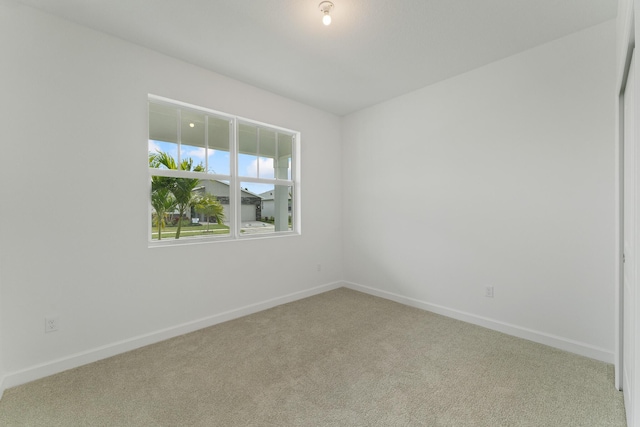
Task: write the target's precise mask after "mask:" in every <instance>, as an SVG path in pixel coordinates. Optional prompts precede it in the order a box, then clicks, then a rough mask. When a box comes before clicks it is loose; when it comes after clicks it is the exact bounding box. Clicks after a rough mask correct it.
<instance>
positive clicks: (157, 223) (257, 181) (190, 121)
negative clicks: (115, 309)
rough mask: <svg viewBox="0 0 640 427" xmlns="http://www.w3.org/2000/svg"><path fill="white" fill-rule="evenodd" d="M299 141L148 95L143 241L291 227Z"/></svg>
mask: <svg viewBox="0 0 640 427" xmlns="http://www.w3.org/2000/svg"><path fill="white" fill-rule="evenodd" d="M299 141H300V134H299V132H295V131H292V130H288V129H283V128H279V127H276V126H271V125H267V124H264V123H259V122H255V121H252V120H248V119H244V118H240V117H235V116H230V115H228V114H224V113H219V112H216V111H212V110H208V109H206V108H201V107H196V106H193V105H188V104H185V103H181V102H177V101H172V100H169V99H165V98H160V97H156V96H149V142H148V143H149V181H150V192H149V194H150V197H149V211H150V214H149V226H148V230H149V241H150V245H152V246H156V245H167V244H169V245H170V244H175V243H178V242H185V241H187V242H189V241H191V242H193V241H211V240H231V239H243V238H252V237H261V236H262V237H264V236H268V235H273V236H276V235H291V234H299V233H300V219H299V217H300V208H299V196H300V195H299V180H298V178H297V177H298V173H299V161H298V159H297V153H298V152H299Z"/></svg>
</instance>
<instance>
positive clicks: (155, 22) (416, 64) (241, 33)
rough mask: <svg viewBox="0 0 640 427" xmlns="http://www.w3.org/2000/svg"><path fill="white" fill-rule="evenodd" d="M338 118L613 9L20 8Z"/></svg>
mask: <svg viewBox="0 0 640 427" xmlns="http://www.w3.org/2000/svg"><path fill="white" fill-rule="evenodd" d="M15 1H18V2H20V3H23V4H27V5H30V6H33V7H36V8H39V9H43V10H45V11H48V12H51V13H53V14H55V15H59V16H62V17H65V18H68V19H69V20H71V21H74V22H77V23H80V24H83V25H86V26H88V27H92V28H95V29H97V30H100V31H104V32H106V33H109V34H112V35H115V36H117V37H120V38H122V39H125V40H129V41H131V42H134V43H137V44H140V45H143V46H147V47H149V48H151V49H154V50H156V51H159V52H162V53H165V54H167V55H171V56H173V57H175V58H179V59H182V60H184V61H187V62H190V63H193V64H196V65H199V66H201V67H204V68H207V69H210V70H213V71H216V72H218V73H220V74H224V75H227V76H229V77H233V78H234V79H236V80H240V81H243V82H246V83H249V84H252V85H254V86H257V87H260V88H263V89H266V90H269V91H271V92H275V93H278V94H281V95H283V96H286V97H288V98H292V99H295V100H298V101H300V102H303V103H305V104H308V105H312V106H315V107H317V108H320V109H323V110H326V111H329V112H332V113H335V114H338V115H344V114H348V113H350V112H353V111H357V110H359V109H361V108H364V107H367V106H370V105H372V104H375V103H377V102H380V101H384V100H386V99H389V98H392V97H395V96H398V95H401V94H403V93H407V92H410V91H412V90H415V89H418V88H420V87H424V86H427V85H429V84H432V83H435V82H438V81H440V80H443V79H446V78H449V77H452V76H454V75H457V74H461V73H464V72H466V71H469V70H472V69H474V68H477V67H480V66H482V65H485V64H488V63H490V62H493V61H495V60H498V59H501V58H505V57H507V56H510V55H513V54H515V53H517V52H521V51H523V50H526V49H529V48H531V47H534V46H536V45H539V44H542V43H546V42H549V41H551V40H554V39H557V38H559V37H562V36H565V35H568V34H570V33H573V32H576V31H579V30H581V29H584V28H587V27H590V26H593V25H596V24H599V23H601V22H604V21H606V20H609V19H613V18H615V16H616V12H617V0H395V1H394V0H333V2H334V4H335V7H334V10H333V12H332V16H333V23H332V24H331V26H329V27H325V26H324V25H322V22H321V18H322V15H321V13H320V11H319V9H318V3H319V2H320V0H227V1H221V0H179V1H176V0H55V1H54V0H15Z"/></svg>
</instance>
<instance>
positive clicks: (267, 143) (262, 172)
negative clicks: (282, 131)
mask: <svg viewBox="0 0 640 427" xmlns="http://www.w3.org/2000/svg"><path fill="white" fill-rule="evenodd" d="M258 133H259V137H258V151H259V153H260V160H259V162H258V178H275V174H274V170H273V163H274V159H275V157H276V133H275V131H272V130H270V129H265V128H260V129H259V132H258Z"/></svg>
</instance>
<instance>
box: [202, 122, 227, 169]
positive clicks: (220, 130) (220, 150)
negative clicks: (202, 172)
mask: <svg viewBox="0 0 640 427" xmlns="http://www.w3.org/2000/svg"><path fill="white" fill-rule="evenodd" d="M208 121H209V123H208V127H209V141H208V143H209V150H208V155H207V172H209V173H217V174H222V175H231V158H230V157H229V136H230V135H229V120H227V119H221V118H218V117H213V116H209V117H208Z"/></svg>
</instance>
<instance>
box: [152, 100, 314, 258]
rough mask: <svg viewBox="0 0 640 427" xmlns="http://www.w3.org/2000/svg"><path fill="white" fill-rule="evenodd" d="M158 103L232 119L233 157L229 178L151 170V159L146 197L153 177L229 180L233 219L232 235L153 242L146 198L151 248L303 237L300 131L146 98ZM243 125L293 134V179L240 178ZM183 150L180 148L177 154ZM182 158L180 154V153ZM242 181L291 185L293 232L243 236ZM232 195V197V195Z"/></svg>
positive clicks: (182, 171) (189, 172)
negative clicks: (239, 166) (240, 147)
mask: <svg viewBox="0 0 640 427" xmlns="http://www.w3.org/2000/svg"><path fill="white" fill-rule="evenodd" d="M152 102H153V103H156V104H164V105H169V106H172V107H177V108H180V109H189V110H193V111H198V112H201V113H204V114H207V115H212V116H216V117H219V118H222V119H226V120H229V122H230V125H231V126H230V129H229V140H230V141H229V156H230V162H231V164H230V169H229V175H225V174H215V173H208V172H206V170H205V172H194V171H184V170H169V169H160V168H151V167H149V163H148V159H147V162H146V164H147V168H148V175H147V178H148V179H147V183H148V184H147V186H148V188H147V194H148V195H150V194H151V178H152V177H153V176H168V177H176V178H194V177H206V178H204V179H210V180H220V181H228V182H229V200H230V202H231V201H233V203H229V216H230V217H231V218H232V220H231V221H230V224H229V234H228V235H218V236H210V237H199V238H184V239H162V240H154V239H153V238H152V235H153V225H152V219H151V218H152V214H153V207H151V205H150V203H149V199H148V197H149V196H147V204H148V205H149V206H148V215H147V218H148V221H149V222H148V227H147V230H148V231H147V242H148V247H150V248H154V247H170V246H176V245H188V244H205V243H215V242H229V241H239V240H254V239H270V238H275V237H289V236H299V235H301V234H302V223H301V207H302V203H301V185H300V139H301V138H300V132H299V131H295V130H292V129H287V128H284V127H281V126H276V125H271V124H268V123H264V122H261V121H257V120H253V119H248V118H246V117H242V116H236V115H232V114H228V113H223V112H221V111H216V110H212V109H210V108H206V107H201V106H197V105H194V104H189V103H186V102H182V101H177V100H174V99H171V98H166V97H162V96H158V95H153V94H148V95H147V105H149V103H152ZM147 114H149V107H147ZM240 124H247V125H251V126H256V127H257V128H266V129H269V130H271V131H275V132H280V133H284V134H287V135H290V136H291V138H292V147H291V150H292V151H291V179H279V178H275V177H274V178H259V177H246V176H240V175H239V171H238V163H239V154H240V153H239V126H240ZM149 131H150V129H149V120H147V143H148V141H149V140H150V134H149ZM180 139H181V137H180V127H179V126H178V143H177V144H178V147H180V146H181V141H180ZM180 152H181V150H180V149H178V153H180ZM178 157H179V158H180V154H178ZM241 182H252V183H259V184H272V185H274V186H276V185H283V186H289V187H291V188H292V189H293V194H292V198H293V200H292V206H291V216H292V229H291V230H286V231H274V232H273V233H264V234H262V233H259V234H246V235H245V234H243V233H241V232H240V231H241V225H242V221H241V219H242V208H241V207H242V205H241V202H242V197H241V195H242V189H241V188H240V183H241ZM232 194H233V196H232Z"/></svg>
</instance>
